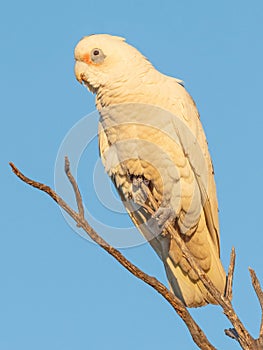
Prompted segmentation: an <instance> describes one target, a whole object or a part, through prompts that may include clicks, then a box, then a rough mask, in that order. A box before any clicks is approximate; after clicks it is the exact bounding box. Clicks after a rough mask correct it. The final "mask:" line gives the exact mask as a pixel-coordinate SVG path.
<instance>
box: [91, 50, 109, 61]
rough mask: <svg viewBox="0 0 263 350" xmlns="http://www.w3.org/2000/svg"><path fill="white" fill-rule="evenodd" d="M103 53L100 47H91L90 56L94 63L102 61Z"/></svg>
mask: <svg viewBox="0 0 263 350" xmlns="http://www.w3.org/2000/svg"><path fill="white" fill-rule="evenodd" d="M105 57H106V56H105V55H104V53H103V51H102V50H101V49H97V48H95V49H93V50H92V51H91V54H90V58H91V60H92V62H94V63H102V62H103V61H104V59H105Z"/></svg>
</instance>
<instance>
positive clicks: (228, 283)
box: [225, 247, 236, 301]
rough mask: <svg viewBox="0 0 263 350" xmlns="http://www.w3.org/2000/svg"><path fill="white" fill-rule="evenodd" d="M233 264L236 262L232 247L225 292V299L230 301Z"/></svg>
mask: <svg viewBox="0 0 263 350" xmlns="http://www.w3.org/2000/svg"><path fill="white" fill-rule="evenodd" d="M235 262H236V252H235V248H234V247H233V248H232V251H231V257H230V264H229V267H228V274H227V282H226V291H225V297H226V298H227V299H228V300H230V301H231V300H232V296H233V292H232V287H233V277H234V270H235Z"/></svg>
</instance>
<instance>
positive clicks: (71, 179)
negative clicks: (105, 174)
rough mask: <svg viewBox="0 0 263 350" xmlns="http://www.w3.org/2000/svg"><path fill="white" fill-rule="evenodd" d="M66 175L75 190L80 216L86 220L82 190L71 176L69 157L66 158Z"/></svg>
mask: <svg viewBox="0 0 263 350" xmlns="http://www.w3.org/2000/svg"><path fill="white" fill-rule="evenodd" d="M65 173H66V175H67V177H68V179H69V181H70V183H71V185H72V187H73V190H74V193H75V196H76V202H77V206H78V211H79V215H80V216H81V218H84V206H83V202H82V198H81V194H80V190H79V187H78V185H77V182H76V180H75V178H74V177H73V175H72V174H71V171H70V163H69V159H68V157H67V156H66V157H65Z"/></svg>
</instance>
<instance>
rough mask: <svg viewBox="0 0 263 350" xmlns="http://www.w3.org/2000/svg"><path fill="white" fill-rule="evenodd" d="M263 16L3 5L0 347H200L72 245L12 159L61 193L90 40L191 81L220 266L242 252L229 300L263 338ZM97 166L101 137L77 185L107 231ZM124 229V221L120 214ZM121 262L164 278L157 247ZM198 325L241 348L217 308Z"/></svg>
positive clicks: (88, 98) (146, 7) (82, 245)
mask: <svg viewBox="0 0 263 350" xmlns="http://www.w3.org/2000/svg"><path fill="white" fill-rule="evenodd" d="M262 11H263V4H262V1H259V0H256V1H253V2H250V3H249V4H248V2H247V1H236V0H234V1H231V2H230V1H226V0H223V1H220V2H217V3H215V2H211V1H208V0H207V1H199V2H196V1H194V0H192V1H190V0H187V1H177V0H176V1H171V0H169V1H166V2H163V1H154V2H152V3H151V2H150V1H148V2H146V1H144V2H143V1H142V2H141V1H126V2H123V1H114V0H113V1H109V2H107V1H105V0H102V1H77V2H73V1H72V2H69V1H68V2H62V1H61V2H59V1H57V2H52V1H50V0H47V1H45V2H33V1H26V0H25V1H23V2H18V1H15V2H5V3H4V4H2V9H1V14H0V26H1V30H0V37H1V51H2V54H1V87H0V88H1V104H0V109H1V122H2V127H1V138H0V142H1V149H2V152H1V159H0V162H1V163H0V164H1V165H0V166H1V172H0V177H1V217H2V219H1V236H0V237H1V244H0V271H1V285H0V329H1V336H0V349H1V350H2V349H3V350H15V349H26V350H31V349H32V350H33V349H38V350H42V349H50V350H53V349H63V350H69V349H102V350H104V349H123V348H124V349H127V350H130V349H135V348H136V349H143V350H144V349H152V350H154V349H160V348H178V349H189V350H190V349H196V347H195V345H194V344H193V342H192V340H191V338H190V336H189V334H188V331H187V329H186V328H185V326H184V324H183V323H182V321H181V320H180V319H179V318H178V316H177V315H176V314H175V313H174V312H173V310H172V309H171V307H170V306H169V305H168V304H167V303H166V302H165V301H164V300H163V299H162V298H161V297H160V296H159V295H157V293H156V292H155V291H154V290H152V289H151V288H150V287H148V286H146V285H144V284H143V283H142V282H141V281H139V280H136V279H135V278H134V277H133V276H131V275H130V274H129V273H128V272H127V271H125V270H124V269H123V268H122V267H121V266H119V265H118V264H117V263H116V262H115V261H114V260H113V259H112V258H111V257H110V256H108V255H107V254H106V253H104V252H103V251H102V250H101V249H100V248H99V247H97V246H95V245H94V244H91V243H90V242H88V241H87V240H84V239H83V238H81V237H80V236H79V235H77V234H76V233H75V232H74V230H72V228H71V227H70V226H69V225H68V223H67V222H66V221H65V219H64V217H63V216H62V215H61V212H60V210H59V208H58V207H57V206H56V205H55V204H54V203H53V202H52V201H51V200H50V199H49V198H48V197H47V196H46V195H45V194H43V193H40V192H37V191H36V190H33V189H31V188H29V187H27V186H26V185H24V184H23V183H21V182H20V181H18V180H17V179H16V178H15V177H14V176H13V174H12V173H11V171H10V169H9V167H8V162H9V161H13V162H14V163H15V164H16V165H17V166H18V167H20V168H21V170H23V171H24V172H25V173H26V174H27V175H28V176H31V177H33V178H35V179H37V180H39V181H42V182H45V183H47V184H49V185H51V186H54V167H55V161H56V157H57V154H58V150H59V147H60V145H61V143H62V141H63V139H64V137H65V135H66V134H67V133H68V132H69V130H71V128H72V127H73V126H74V125H75V124H76V123H77V122H78V121H79V120H80V119H81V118H83V117H84V116H85V115H87V114H89V113H91V112H93V111H94V109H95V108H94V96H92V95H91V94H89V93H88V92H87V91H86V90H85V89H84V88H83V87H81V86H80V85H79V84H78V83H77V82H76V81H75V78H74V73H73V66H74V59H73V49H74V46H75V45H76V43H77V42H78V40H79V39H80V38H81V37H83V36H84V35H88V34H91V33H110V34H116V35H120V36H124V37H125V38H127V41H128V42H129V43H131V44H133V45H134V46H136V47H137V48H138V49H139V50H141V51H142V52H143V53H144V54H145V55H146V56H147V57H148V58H149V59H150V60H151V62H152V63H153V64H154V65H155V66H156V67H157V68H158V69H159V70H161V71H162V72H163V73H166V74H168V75H172V76H175V77H178V78H181V79H183V80H184V81H185V85H186V88H187V89H188V90H189V92H190V93H191V95H192V96H193V98H194V99H195V101H196V103H197V106H198V108H199V111H200V113H201V119H202V122H203V125H204V128H205V130H206V133H207V138H208V141H209V146H210V151H211V154H212V157H213V162H214V166H215V172H216V182H217V188H218V197H219V206H220V224H221V251H222V261H223V263H224V266H225V267H227V264H228V261H229V254H230V250H231V247H232V246H235V247H236V250H237V268H236V275H235V280H234V300H233V303H234V306H235V307H236V310H237V312H238V314H239V316H240V317H241V319H242V320H243V321H244V322H245V324H246V325H247V327H248V329H249V331H251V332H252V334H253V335H254V336H256V335H257V333H258V328H259V322H260V312H259V306H258V304H257V300H256V298H255V295H254V292H253V290H252V287H251V284H250V280H249V274H248V270H247V268H248V266H251V267H253V268H254V269H255V270H256V272H257V274H258V277H259V278H260V280H261V281H262V284H263V264H262V244H263V240H262V232H263V231H262V230H263V229H262V225H261V218H262V200H261V199H262V197H263V185H262V178H263V164H262V161H261V159H262V154H261V152H262V127H263V122H262V106H261V104H262V80H263V70H262V62H263V45H262V44H263V41H262V38H263V25H262ZM94 120H95V119H94ZM97 158H98V153H97V144H96V140H93V141H92V142H91V143H90V146H89V147H88V148H87V149H86V150H85V152H84V154H83V156H82V158H81V162H80V171H79V174H78V180H79V184H80V187H81V190H82V191H83V194H84V199H85V204H86V205H87V207H88V209H89V210H90V211H92V213H93V215H95V216H96V217H97V218H98V219H99V220H100V221H103V220H105V223H106V224H110V223H111V220H118V218H117V217H116V216H114V218H113V217H112V216H111V215H110V214H109V213H106V212H105V211H103V210H104V209H103V208H102V207H101V205H100V203H99V201H98V198H97V197H96V192H95V191H94V182H93V166H94V164H95V163H96V161H97ZM72 161H73V162H74V160H72ZM98 166H99V165H98ZM104 180H105V186H109V185H106V181H107V180H106V177H105V179H103V180H102V181H104ZM102 186H104V183H103V184H102ZM116 218H117V219H116ZM119 220H120V221H119V222H120V223H121V225H123V227H125V225H128V223H129V221H128V219H127V218H126V217H125V215H124V214H123V213H121V214H119ZM123 252H124V254H125V255H126V256H127V257H128V258H130V259H131V260H132V261H133V262H135V263H136V264H137V265H138V266H139V267H141V268H143V269H144V270H145V271H146V272H148V273H150V274H153V275H156V276H157V277H159V278H160V279H161V280H162V281H165V277H164V272H163V269H162V265H161V262H160V261H158V259H157V257H156V255H155V254H154V253H153V252H152V250H151V249H150V248H149V247H148V245H146V244H144V245H140V246H138V247H133V248H129V249H125V250H123ZM192 314H193V315H194V317H195V318H196V320H197V321H198V322H199V323H200V325H201V326H202V327H203V328H204V330H205V331H206V333H207V336H208V337H209V339H210V340H211V341H212V342H213V344H214V345H215V346H216V347H217V348H218V349H224V350H225V349H231V350H234V349H238V346H237V344H235V343H234V341H232V340H231V339H227V338H226V337H225V336H224V333H223V329H224V328H227V327H229V326H230V325H229V323H228V321H227V320H226V319H225V318H224V316H223V315H222V312H221V310H220V309H219V308H218V307H212V306H208V307H205V308H202V309H198V310H193V311H192Z"/></svg>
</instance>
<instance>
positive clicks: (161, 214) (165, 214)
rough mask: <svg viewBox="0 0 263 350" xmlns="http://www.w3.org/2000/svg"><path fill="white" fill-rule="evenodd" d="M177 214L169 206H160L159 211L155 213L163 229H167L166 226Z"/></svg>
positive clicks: (154, 216)
mask: <svg viewBox="0 0 263 350" xmlns="http://www.w3.org/2000/svg"><path fill="white" fill-rule="evenodd" d="M175 217H176V215H175V212H174V210H173V209H172V208H169V207H159V208H158V210H157V212H156V213H155V214H154V215H153V218H155V219H156V220H157V222H158V225H159V227H161V229H162V230H163V229H165V227H166V226H167V225H168V224H169V223H170V222H171V221H173V220H174V219H175Z"/></svg>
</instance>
